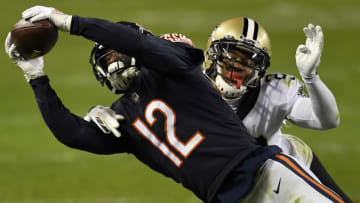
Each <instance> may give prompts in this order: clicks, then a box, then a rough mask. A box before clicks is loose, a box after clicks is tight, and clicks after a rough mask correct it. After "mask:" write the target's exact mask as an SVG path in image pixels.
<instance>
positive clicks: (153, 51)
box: [70, 16, 204, 73]
mask: <svg viewBox="0 0 360 203" xmlns="http://www.w3.org/2000/svg"><path fill="white" fill-rule="evenodd" d="M70 33H71V34H73V35H80V36H83V37H85V38H86V39H88V40H92V41H94V42H97V43H99V44H101V45H103V46H105V47H109V48H111V49H113V50H116V51H118V52H120V53H124V54H126V55H129V56H132V57H135V58H136V60H137V61H139V62H140V63H141V64H142V65H143V66H145V67H146V68H150V69H154V70H157V71H162V72H174V71H175V72H177V73H178V72H183V71H186V70H189V69H192V68H193V67H195V65H199V64H201V63H202V62H203V60H204V56H203V53H202V51H201V50H200V49H195V48H192V47H190V46H186V45H185V44H183V43H172V42H170V41H168V40H165V39H161V38H159V37H156V36H152V35H145V34H142V33H140V32H139V31H138V30H135V29H133V28H131V27H129V26H126V25H124V24H120V23H113V22H109V21H107V20H102V19H97V18H85V17H80V16H73V18H72V22H71V29H70Z"/></svg>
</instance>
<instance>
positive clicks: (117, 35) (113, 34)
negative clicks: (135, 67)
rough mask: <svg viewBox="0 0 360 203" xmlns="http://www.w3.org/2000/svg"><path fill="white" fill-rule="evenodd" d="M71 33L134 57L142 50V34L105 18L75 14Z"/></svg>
mask: <svg viewBox="0 0 360 203" xmlns="http://www.w3.org/2000/svg"><path fill="white" fill-rule="evenodd" d="M70 33H71V34H73V35H80V36H83V37H85V38H86V39H88V40H91V41H94V42H97V43H99V44H101V45H103V46H105V47H108V48H111V49H114V50H116V51H118V52H120V53H124V54H127V55H129V56H133V57H136V56H137V54H139V52H140V50H141V44H140V40H139V37H140V35H139V34H138V33H137V32H136V31H135V30H132V29H131V28H129V27H127V26H124V25H122V24H119V23H113V22H110V21H107V20H103V19H97V18H85V17H80V16H76V15H74V16H72V21H71V29H70Z"/></svg>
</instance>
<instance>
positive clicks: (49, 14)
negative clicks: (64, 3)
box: [22, 6, 72, 32]
mask: <svg viewBox="0 0 360 203" xmlns="http://www.w3.org/2000/svg"><path fill="white" fill-rule="evenodd" d="M22 17H23V18H24V19H29V20H30V22H36V21H39V20H44V19H49V20H50V21H51V22H52V23H53V24H54V25H55V26H56V27H57V28H59V29H60V30H62V31H65V32H69V31H70V25H71V19H72V16H70V15H66V14H64V13H62V12H60V11H58V10H56V9H55V8H51V7H45V6H34V7H31V8H29V9H27V10H25V11H24V12H23V13H22Z"/></svg>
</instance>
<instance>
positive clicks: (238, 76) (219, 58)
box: [206, 37, 270, 98]
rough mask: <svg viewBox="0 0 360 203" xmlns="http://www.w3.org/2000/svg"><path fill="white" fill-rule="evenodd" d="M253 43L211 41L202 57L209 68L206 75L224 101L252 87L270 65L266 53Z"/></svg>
mask: <svg viewBox="0 0 360 203" xmlns="http://www.w3.org/2000/svg"><path fill="white" fill-rule="evenodd" d="M255 43H256V41H253V40H247V39H245V38H241V40H234V39H232V38H230V37H229V38H223V39H220V40H215V41H213V42H212V44H211V46H210V47H209V49H208V51H207V53H206V54H207V56H208V60H209V61H211V66H212V67H211V68H209V69H207V74H208V75H209V76H210V77H211V78H212V79H214V80H215V84H216V86H217V87H218V89H219V90H220V91H221V92H222V94H223V96H225V97H226V98H237V97H240V96H242V95H243V94H245V93H246V91H247V90H248V88H255V87H256V86H257V85H258V84H259V79H260V78H261V77H262V76H264V74H265V72H266V69H267V67H268V66H269V65H270V62H269V61H270V60H269V56H268V54H267V53H266V52H265V51H263V50H261V49H259V48H257V47H256V46H255ZM231 64H232V65H231ZM236 67H238V68H236ZM211 72H212V73H211Z"/></svg>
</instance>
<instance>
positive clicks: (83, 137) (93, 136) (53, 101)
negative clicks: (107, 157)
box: [30, 76, 126, 154]
mask: <svg viewBox="0 0 360 203" xmlns="http://www.w3.org/2000/svg"><path fill="white" fill-rule="evenodd" d="M30 84H31V87H32V89H33V91H34V94H35V98H36V102H37V104H38V106H39V108H40V112H41V114H42V117H43V119H44V121H45V123H46V125H47V126H48V127H49V129H50V130H51V132H52V133H53V134H54V135H55V137H56V138H57V139H58V140H59V141H60V142H61V143H63V144H65V145H66V146H68V147H71V148H75V149H80V150H84V151H88V152H92V153H96V154H113V153H120V152H125V151H126V145H125V143H124V140H121V138H120V139H118V138H116V137H115V136H108V135H105V134H103V133H102V132H101V130H100V129H98V128H97V127H96V125H95V124H93V123H90V122H87V121H85V120H83V119H82V118H80V117H78V116H76V115H74V114H72V113H71V112H70V111H69V110H68V109H67V108H65V106H64V105H63V104H62V102H61V101H60V99H59V98H58V96H57V95H56V93H55V91H54V90H53V89H52V88H51V87H50V84H49V79H48V77H47V76H43V77H39V78H36V79H34V80H31V81H30Z"/></svg>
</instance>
